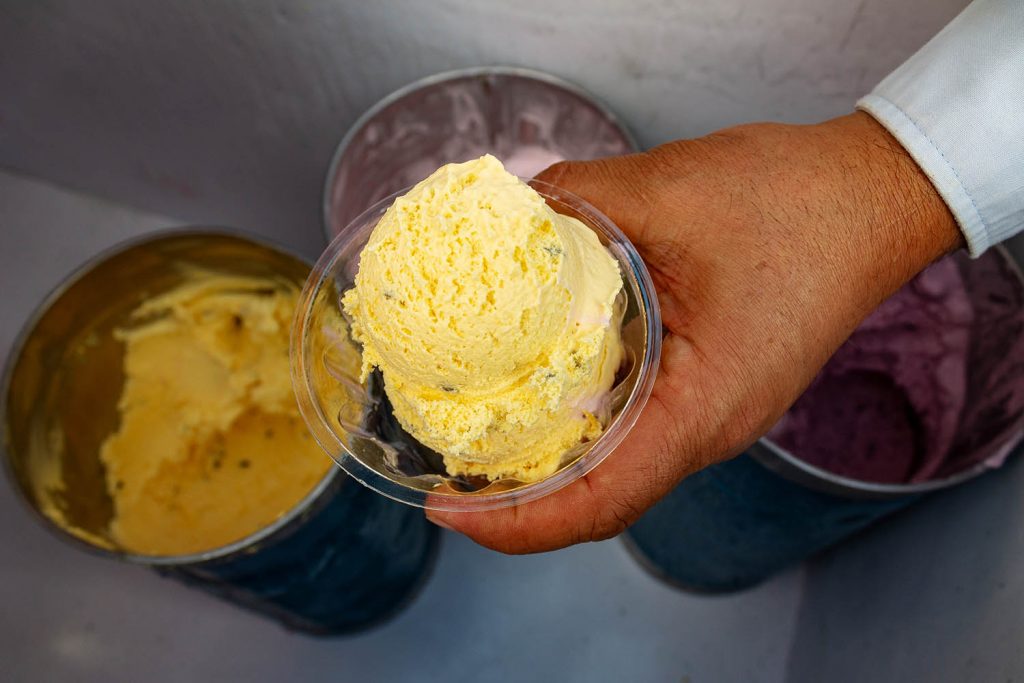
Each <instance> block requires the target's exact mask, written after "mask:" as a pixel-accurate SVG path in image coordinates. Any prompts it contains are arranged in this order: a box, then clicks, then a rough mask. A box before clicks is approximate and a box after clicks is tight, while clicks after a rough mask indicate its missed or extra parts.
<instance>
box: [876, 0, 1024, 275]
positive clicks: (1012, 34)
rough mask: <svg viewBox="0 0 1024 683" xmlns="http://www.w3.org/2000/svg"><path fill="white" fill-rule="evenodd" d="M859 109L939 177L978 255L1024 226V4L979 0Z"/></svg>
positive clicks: (1013, 0)
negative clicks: (866, 113)
mask: <svg viewBox="0 0 1024 683" xmlns="http://www.w3.org/2000/svg"><path fill="white" fill-rule="evenodd" d="M857 108H858V109H861V110H863V111H866V112H868V113H869V114H871V116H873V117H874V118H875V119H877V120H878V121H879V123H881V124H882V125H883V126H885V127H886V128H887V129H888V130H889V132H891V133H892V134H893V135H894V136H895V137H896V139H897V140H899V141H900V143H901V144H902V145H903V146H904V147H905V148H906V149H907V151H908V152H909V153H910V155H911V156H912V157H913V158H914V160H915V161H916V162H917V163H918V165H919V166H920V167H921V169H922V170H923V171H924V172H925V174H927V176H928V177H929V178H930V179H931V181H932V183H933V184H934V185H935V187H936V189H937V190H938V191H939V194H940V195H941V196H942V198H943V199H944V200H945V202H946V204H947V205H948V206H949V208H950V210H951V211H952V212H953V215H954V216H955V217H956V220H957V223H959V225H960V229H961V231H963V234H964V237H965V238H966V241H967V246H968V248H969V250H970V253H971V255H972V256H978V255H980V254H981V253H982V252H984V251H985V250H986V249H988V248H989V247H991V246H992V245H994V244H997V243H999V242H1001V241H1003V240H1005V239H1007V238H1009V237H1011V236H1012V235H1014V234H1015V233H1017V232H1020V231H1021V229H1022V228H1024V2H1022V1H1021V0H975V2H973V3H971V5H969V6H968V7H967V9H965V10H964V11H963V12H962V13H961V14H960V15H959V16H958V17H957V18H956V19H954V20H953V21H952V22H951V23H950V24H949V25H948V26H946V27H945V28H944V29H943V30H942V31H940V32H939V34H938V35H936V36H935V37H934V38H932V39H931V41H929V42H928V43H927V44H926V45H925V46H924V47H923V48H921V49H920V50H919V51H918V52H917V53H916V54H915V55H913V56H912V57H911V58H910V59H908V60H907V61H906V62H905V63H904V64H903V65H902V66H900V67H899V68H898V69H896V70H895V71H894V72H892V73H891V74H889V76H887V77H886V78H885V80H883V81H882V82H881V83H879V84H878V86H877V87H876V88H875V89H874V91H873V92H872V93H871V94H870V95H867V96H866V97H863V98H862V99H861V100H860V101H859V102H857Z"/></svg>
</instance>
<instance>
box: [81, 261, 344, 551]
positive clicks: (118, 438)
mask: <svg viewBox="0 0 1024 683" xmlns="http://www.w3.org/2000/svg"><path fill="white" fill-rule="evenodd" d="M297 298H298V289H297V287H296V286H295V285H294V284H293V283H290V282H285V281H277V280H272V279H263V278H247V277H238V276H228V275H221V274H216V273H211V272H206V271H198V270H197V271H195V272H193V273H191V275H190V277H189V279H188V281H187V282H186V283H185V284H183V285H181V286H179V287H177V288H175V289H173V290H171V291H169V292H167V293H165V294H163V295H161V296H158V297H156V298H154V299H152V300H150V301H147V302H146V303H145V304H143V305H142V306H140V307H139V308H138V309H137V310H136V311H134V313H133V324H132V325H131V326H129V327H126V328H124V329H122V330H120V331H119V332H118V336H119V337H120V338H121V340H122V341H123V342H124V344H125V356H124V368H125V385H124V389H123V391H122V394H121V398H120V403H119V408H120V412H121V424H120V427H119V429H118V430H117V431H116V432H115V433H114V434H112V435H111V436H110V437H108V439H107V440H106V441H105V442H104V444H103V446H102V449H101V452H100V458H101V460H102V462H103V464H104V466H105V468H106V479H107V487H108V490H109V491H110V495H111V497H112V498H113V501H114V518H113V520H112V522H111V525H110V531H111V536H112V537H113V538H114V539H115V540H116V541H117V542H118V543H119V544H120V545H121V546H122V547H123V548H125V549H127V550H130V551H132V552H136V553H143V554H149V555H179V554H187V553H194V552H200V551H203V550H209V549H212V548H216V547H219V546H223V545H226V544H228V543H231V542H233V541H237V540H240V539H242V538H244V537H245V536H248V535H250V534H252V533H253V532H255V531H257V530H259V529H261V528H263V527H265V526H267V525H268V524H270V523H272V522H273V521H274V520H275V519H277V518H278V517H280V516H281V515H282V514H284V513H285V512H287V511H288V510H289V509H290V508H292V507H293V506H294V505H295V504H296V503H298V502H299V501H300V500H301V499H302V498H303V497H304V496H305V495H306V494H308V493H309V492H310V491H311V490H312V489H313V487H314V486H315V485H316V484H317V482H319V481H320V480H321V479H323V477H324V476H325V474H326V472H327V469H328V467H329V465H330V462H331V461H330V459H329V458H327V457H325V455H324V454H323V452H322V451H321V450H320V448H319V446H317V444H316V442H315V441H314V440H313V438H312V436H311V435H310V433H309V431H308V430H307V429H306V426H305V424H304V423H303V421H302V419H301V418H300V417H299V413H298V407H297V406H296V403H295V398H294V395H293V394H292V389H291V382H290V377H289V366H288V334H289V329H290V322H291V317H292V313H293V311H294V310H295V305H296V301H297Z"/></svg>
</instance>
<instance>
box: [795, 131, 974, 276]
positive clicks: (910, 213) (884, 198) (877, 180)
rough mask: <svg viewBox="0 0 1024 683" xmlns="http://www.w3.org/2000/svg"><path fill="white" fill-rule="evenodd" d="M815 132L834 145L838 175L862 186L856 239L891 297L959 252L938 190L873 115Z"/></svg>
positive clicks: (854, 210)
mask: <svg viewBox="0 0 1024 683" xmlns="http://www.w3.org/2000/svg"><path fill="white" fill-rule="evenodd" d="M815 128H819V129H820V130H821V131H822V132H824V133H825V137H826V139H829V140H831V141H832V145H833V150H832V154H834V155H835V157H836V161H837V163H836V164H835V167H834V171H836V172H838V173H839V174H840V175H839V177H838V178H837V179H836V180H835V181H834V182H838V183H841V184H846V185H851V184H856V185H859V186H860V189H859V190H856V189H854V188H849V189H848V190H847V191H853V192H855V193H856V195H857V198H858V201H857V203H856V204H855V205H854V206H852V207H851V209H852V213H851V216H852V218H853V220H854V221H855V222H856V224H855V225H851V226H850V227H851V231H852V233H853V236H854V237H855V238H856V239H857V243H858V245H859V247H860V248H861V249H864V250H865V254H864V255H865V256H868V257H869V264H868V267H869V277H873V278H875V279H876V281H877V282H878V283H880V284H884V286H885V289H887V290H889V291H887V292H886V293H885V295H888V294H889V293H891V292H892V291H895V290H896V289H898V288H899V287H900V286H902V285H903V284H904V283H905V282H906V281H907V280H909V279H910V278H912V277H913V276H914V275H916V274H917V273H918V272H920V271H921V270H923V269H924V268H925V267H927V266H928V265H929V264H930V263H932V262H933V261H935V260H937V259H939V258H941V257H942V256H945V255H946V254H949V253H951V252H952V251H955V250H956V249H958V248H961V247H962V246H963V245H964V240H963V235H962V233H961V232H960V229H959V227H958V226H957V224H956V220H955V219H954V218H953V214H952V213H951V212H950V210H949V208H948V207H947V206H946V203H945V202H944V201H943V199H942V197H941V196H940V195H939V193H938V191H937V190H936V189H935V186H934V185H933V184H932V182H931V181H930V180H929V179H928V177H927V176H926V175H925V174H924V172H923V171H922V170H921V168H920V167H919V166H918V165H917V163H916V162H915V161H914V159H913V158H912V157H911V156H910V154H908V153H907V151H906V150H905V149H904V148H903V146H902V145H901V144H900V143H899V141H898V140H896V138H894V137H893V136H892V135H891V134H890V133H889V131H887V130H886V129H885V128H884V127H883V126H882V125H881V124H880V123H878V122H877V121H876V120H875V119H874V118H872V117H871V116H870V115H869V114H866V113H864V112H855V113H853V114H849V115H847V116H842V117H839V118H836V119H832V120H830V121H827V122H825V123H823V124H820V125H819V126H816V127H815Z"/></svg>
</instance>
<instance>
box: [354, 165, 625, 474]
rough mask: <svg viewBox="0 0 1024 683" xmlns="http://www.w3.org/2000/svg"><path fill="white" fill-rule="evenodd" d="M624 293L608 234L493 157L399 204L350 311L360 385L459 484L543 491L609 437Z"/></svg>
mask: <svg viewBox="0 0 1024 683" xmlns="http://www.w3.org/2000/svg"><path fill="white" fill-rule="evenodd" d="M621 290H622V276H621V273H620V272H619V267H618V264H617V263H616V261H615V260H614V259H613V258H612V256H611V255H610V254H609V253H608V252H607V251H606V250H605V248H604V247H603V246H602V245H601V243H600V241H599V240H598V238H597V235H596V234H595V233H594V232H593V231H591V230H590V229H589V228H587V227H586V226H585V225H584V224H583V223H581V222H580V221H578V220H576V219H575V218H572V217H569V216H564V215H561V214H559V213H557V212H555V211H553V210H552V209H551V208H550V207H549V206H548V204H547V203H546V202H545V201H544V198H543V197H541V196H540V195H539V194H538V193H537V192H536V191H535V190H533V189H532V188H531V187H530V186H529V185H527V184H526V183H524V182H522V181H521V180H520V179H519V178H517V177H515V176H513V175H512V174H510V173H508V172H507V171H505V169H504V168H503V167H502V165H501V162H499V161H498V160H497V159H495V158H494V157H492V156H490V155H487V156H483V157H481V158H479V159H476V160H473V161H469V162H465V163H461V164H449V165H447V166H444V167H442V168H440V169H438V170H437V171H436V172H434V173H433V174H432V175H431V176H430V177H428V178H427V179H426V180H424V181H423V182H421V183H419V184H418V185H416V186H415V187H413V188H412V189H411V190H410V191H409V192H408V193H406V194H405V195H404V196H402V197H400V198H398V199H397V200H395V202H394V204H393V205H392V206H391V207H390V208H389V209H388V211H387V212H386V213H385V214H384V216H383V217H382V218H381V220H380V221H379V223H378V224H377V226H376V227H375V228H374V230H373V233H372V234H371V236H370V239H369V241H368V243H367V245H366V247H365V248H364V249H363V251H362V253H361V255H360V262H359V272H358V274H357V275H356V278H355V287H354V288H352V289H350V290H349V291H348V292H346V294H345V296H344V298H343V307H344V310H345V312H346V314H347V315H348V316H349V318H350V319H351V323H352V332H353V336H354V338H355V339H356V340H357V341H358V342H360V343H361V344H362V347H363V363H362V376H363V379H365V378H366V376H367V375H368V374H369V373H370V372H371V371H372V370H373V368H379V369H380V370H381V373H382V375H383V377H384V383H385V390H386V391H387V394H388V397H389V399H390V400H391V402H392V405H393V406H394V412H395V417H396V418H397V419H398V420H399V422H400V423H401V424H402V426H403V427H404V428H405V429H406V430H407V431H408V432H409V433H410V434H411V435H412V436H414V437H415V438H416V439H418V440H419V441H420V442H421V443H423V444H424V445H426V446H428V447H430V448H432V449H434V450H435V451H438V452H439V453H441V454H442V455H443V456H444V458H445V466H446V469H447V470H448V471H449V473H451V474H468V475H478V474H479V475H485V476H487V477H489V478H491V479H497V478H501V477H514V478H517V479H520V480H522V481H534V480H537V479H540V478H543V477H545V476H547V475H549V474H551V473H552V472H553V471H554V470H555V469H557V467H558V466H559V464H560V462H561V460H562V457H563V456H564V455H565V454H566V453H567V452H569V451H570V450H572V449H573V448H574V447H575V446H577V445H578V444H580V443H581V442H585V441H588V440H591V439H594V438H596V437H597V436H598V435H599V434H600V433H601V431H602V428H603V425H602V420H601V411H600V406H601V402H602V399H603V398H604V396H605V395H606V394H607V392H608V391H609V389H610V388H611V385H612V382H613V380H614V375H615V371H616V369H617V368H618V366H619V363H620V361H621V358H622V349H621V340H620V330H619V324H620V321H619V315H618V314H617V313H618V312H617V306H616V303H617V300H618V298H619V295H620V292H621Z"/></svg>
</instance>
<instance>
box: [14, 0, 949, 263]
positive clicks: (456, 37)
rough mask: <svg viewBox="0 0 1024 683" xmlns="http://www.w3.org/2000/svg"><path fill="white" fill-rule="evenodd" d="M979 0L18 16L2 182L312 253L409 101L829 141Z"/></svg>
mask: <svg viewBox="0 0 1024 683" xmlns="http://www.w3.org/2000/svg"><path fill="white" fill-rule="evenodd" d="M965 4H966V2H965V0H889V1H888V2H884V1H882V0H862V1H861V2H859V3H857V2H848V1H847V0H718V1H716V2H706V1H703V0H676V1H675V2H673V1H663V2H656V1H654V0H636V1H629V0H621V1H618V2H617V1H615V0H591V1H589V2H588V1H585V0H517V1H516V2H494V1H491V2H487V1H480V0H437V1H429V2H428V1H425V0H362V1H356V0H334V1H333V2H332V1H314V0H307V1H300V0H292V1H289V0H278V1H273V0H247V1H245V2H226V1H225V0H175V1H174V2H145V1H139V0H90V1H89V2H80V1H75V0H24V1H21V0H8V2H6V3H3V4H2V5H0V166H8V167H12V168H15V169H19V170H22V171H27V172H29V173H32V174H35V175H38V176H42V177H44V178H48V179H52V180H56V181H58V182H61V183H65V184H68V185H71V186H75V187H80V188H83V189H86V190H90V191H93V192H97V193H99V194H102V195H106V196H108V197H111V198H114V199H117V200H119V201H123V202H126V203H129V204H135V205H138V206H141V207H144V208H147V209H150V210H156V211H161V212H164V213H167V214H170V215H177V216H182V217H184V218H186V219H189V220H192V221H200V222H216V223H229V224H234V225H238V226H241V227H249V228H254V229H258V230H261V231H263V232H267V231H268V230H270V229H271V227H272V226H275V225H281V224H286V225H289V226H291V229H293V230H294V231H295V233H296V239H297V241H298V242H299V243H300V244H301V245H302V246H303V247H304V248H305V249H306V250H307V252H308V253H310V254H313V253H315V252H316V251H318V249H319V247H320V246H321V236H320V227H319V213H318V203H319V194H320V188H321V184H322V176H323V174H324V171H325V167H326V164H327V161H328V159H329V156H330V153H331V150H332V148H333V146H334V145H335V143H336V142H337V140H338V139H339V138H340V137H341V135H342V133H343V132H344V131H345V129H346V127H347V126H348V125H349V124H350V123H351V122H352V121H353V120H354V119H355V117H356V116H357V115H358V114H359V113H360V112H361V111H362V110H363V109H365V108H366V107H368V106H369V105H371V104H372V103H373V102H374V101H376V100H377V99H379V98H380V97H381V96H383V95H385V94H386V93H388V92H389V91H391V90H393V89H394V88H396V87H398V86H400V85H402V84H403V83H406V82H408V81H410V80H413V79H415V78H418V77H420V76H423V75H426V74H428V73H431V72H435V71H439V70H444V69H450V68H454V67H460V66H469V65H479V64H493V63H507V64H519V65H526V66H532V67H536V68H540V69H545V70H548V71H551V72H553V73H556V74H558V75H561V76H563V77H566V78H569V79H570V80H574V81H576V82H578V83H580V84H582V85H584V86H585V87H587V88H589V89H590V90H592V91H593V92H595V93H596V94H598V95H599V96H600V97H601V98H603V99H604V100H606V101H607V102H608V103H609V104H610V105H611V106H612V107H613V108H614V109H615V110H616V111H618V112H619V113H621V114H622V115H623V117H624V118H625V120H626V122H627V123H628V125H630V126H631V127H632V128H633V129H634V131H635V132H636V133H637V134H638V136H639V138H640V140H641V141H642V142H643V143H644V144H647V145H650V144H654V143H657V142H662V141H665V140H668V139H672V138H675V137H681V136H695V135H700V134H703V133H706V132H709V131H712V130H714V129H717V128H720V127H722V126H725V125H729V124H732V123H737V122H743V121H748V120H756V119H774V120H785V121H815V120H819V119H822V118H825V117H830V116H834V115H837V114H842V113H845V112H847V111H849V110H850V108H851V107H852V104H853V102H854V100H855V99H856V98H857V96H858V95H860V94H862V93H864V92H865V91H866V90H868V89H870V88H871V87H872V86H873V85H874V84H875V83H876V82H877V81H878V80H879V79H880V78H882V77H883V76H884V75H885V74H886V73H887V72H888V71H889V70H890V69H891V68H893V67H894V66H896V65H897V64H899V63H900V62H901V61H902V60H903V59H904V58H905V57H907V56H908V55H909V54H911V53H912V52H913V51H914V50H915V49H916V48H917V47H919V46H920V45H921V44H923V43H924V42H925V41H926V40H927V39H928V38H929V37H930V36H931V35H932V34H934V33H935V32H936V31H937V30H938V29H939V28H940V27H941V26H942V25H943V24H945V23H946V22H947V21H948V20H949V19H950V18H952V17H953V16H954V15H955V14H956V12H957V11H958V10H959V9H960V8H961V7H962V6H964V5H965Z"/></svg>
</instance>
